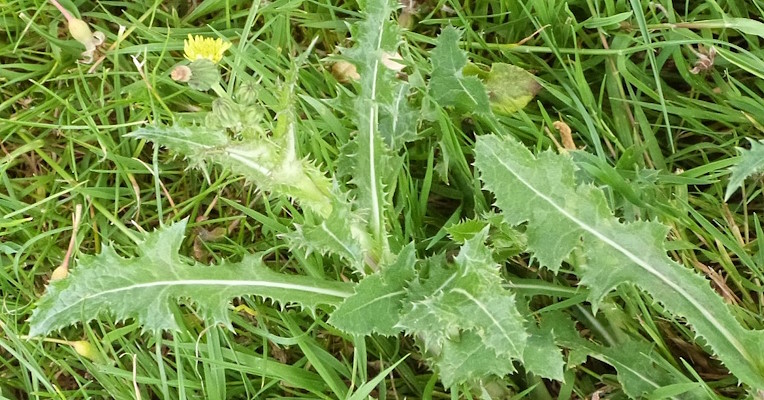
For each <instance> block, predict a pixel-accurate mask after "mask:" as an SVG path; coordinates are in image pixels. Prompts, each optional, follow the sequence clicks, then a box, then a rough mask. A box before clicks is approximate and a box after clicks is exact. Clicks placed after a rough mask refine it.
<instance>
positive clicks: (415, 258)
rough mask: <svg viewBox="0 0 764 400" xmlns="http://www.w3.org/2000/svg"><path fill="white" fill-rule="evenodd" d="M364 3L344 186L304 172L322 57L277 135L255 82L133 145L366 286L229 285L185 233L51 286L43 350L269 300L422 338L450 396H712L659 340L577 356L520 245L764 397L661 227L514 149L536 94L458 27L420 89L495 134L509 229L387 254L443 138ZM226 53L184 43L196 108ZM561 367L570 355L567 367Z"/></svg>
mask: <svg viewBox="0 0 764 400" xmlns="http://www.w3.org/2000/svg"><path fill="white" fill-rule="evenodd" d="M361 3H362V6H363V9H364V16H365V19H364V20H363V21H361V22H359V23H358V24H356V25H354V26H353V27H352V29H351V33H352V36H353V39H354V42H355V44H354V46H353V47H351V48H348V49H344V50H343V54H342V55H343V57H344V59H346V60H347V62H348V63H351V64H352V65H353V67H354V69H355V73H357V82H356V84H355V85H354V88H355V89H357V93H351V92H350V91H348V94H346V95H347V96H350V98H345V99H342V100H345V101H338V102H336V103H333V104H336V107H337V109H336V110H335V111H337V112H341V113H344V114H345V115H350V116H352V117H353V123H354V124H355V127H356V129H357V133H356V134H355V135H354V136H352V137H351V138H350V139H348V140H347V142H344V143H338V146H339V147H340V159H339V160H338V163H337V165H338V170H337V171H330V172H331V173H332V175H331V177H330V176H329V174H328V173H326V172H324V171H322V170H320V169H319V168H318V167H317V166H315V165H314V163H312V162H311V161H310V160H309V159H307V158H305V157H301V156H299V155H298V154H297V148H296V145H295V143H296V137H295V135H296V134H297V132H296V130H297V129H298V122H299V121H297V118H296V116H295V113H294V111H293V104H294V102H295V85H296V76H297V74H296V68H297V67H299V66H300V65H301V64H302V63H303V62H304V61H305V59H306V58H307V57H308V55H309V53H310V48H309V49H307V50H306V51H305V53H303V55H301V56H300V57H298V58H297V60H296V61H295V65H296V66H295V67H294V68H293V70H292V71H290V72H289V73H288V75H287V76H286V77H284V84H283V85H282V86H281V87H280V92H279V98H280V104H279V106H278V109H275V110H271V111H272V112H274V113H276V114H277V115H278V116H279V117H278V120H277V121H276V122H275V125H274V124H272V123H270V122H271V121H267V120H266V117H265V115H266V113H265V112H264V110H263V109H262V108H260V107H261V106H259V105H258V103H257V86H256V85H254V84H253V83H251V82H249V83H245V84H243V85H241V86H240V87H239V88H238V91H237V92H236V93H234V96H229V95H228V94H227V93H224V92H220V93H217V94H218V95H219V98H218V99H216V100H215V101H214V102H213V105H212V112H211V113H210V116H209V117H208V118H207V119H206V120H205V122H204V123H203V124H199V125H193V126H180V125H176V126H170V127H167V126H152V127H144V128H141V129H139V130H137V131H135V132H133V133H131V134H129V135H128V137H130V138H138V139H146V140H150V141H152V142H154V143H155V144H156V145H159V146H164V147H166V148H168V149H169V150H170V151H173V152H176V153H178V154H181V155H183V156H185V157H187V158H188V160H189V162H190V163H191V164H192V165H199V164H206V163H215V164H219V165H221V166H222V167H224V168H228V169H230V170H231V171H232V172H234V173H237V174H240V175H242V176H244V177H246V178H247V179H248V180H250V181H251V182H252V183H254V184H255V185H257V187H258V188H259V189H260V190H263V191H268V192H270V193H272V194H273V195H276V196H286V197H288V198H290V199H293V200H294V201H296V203H297V204H298V205H299V206H300V207H301V209H302V212H304V213H305V215H306V218H305V222H304V223H302V224H301V225H296V226H293V227H291V231H290V232H289V233H288V234H285V235H283V239H284V240H285V241H286V242H287V243H288V244H289V246H290V249H291V251H292V252H302V253H303V254H305V253H310V252H315V253H319V254H322V255H326V256H329V257H334V259H337V260H341V261H342V262H344V263H346V264H347V265H348V266H349V267H351V268H352V269H353V270H354V271H355V272H356V273H357V274H356V275H357V278H359V280H358V282H336V281H330V280H324V279H317V278H314V277H307V276H297V275H289V274H285V273H279V272H275V271H274V270H272V269H270V268H269V267H267V266H266V265H265V263H264V261H263V256H264V255H263V254H251V255H247V256H245V257H244V258H243V259H242V260H241V261H240V262H236V263H232V262H228V261H224V262H222V263H220V264H219V265H216V266H205V265H201V264H199V263H190V262H188V261H186V260H183V259H182V258H181V256H180V253H179V252H180V249H181V244H182V242H183V238H184V234H185V228H186V222H185V220H184V221H182V222H179V223H175V224H173V225H170V226H166V227H163V228H160V229H158V230H156V231H154V232H152V233H148V234H146V235H145V236H144V239H143V242H142V243H140V244H139V245H138V246H137V252H138V254H137V256H136V257H133V258H123V257H121V256H119V255H117V253H116V252H115V251H114V249H113V248H112V247H110V246H104V249H103V251H102V252H101V254H98V255H95V256H91V255H85V256H82V257H81V258H80V259H79V260H78V265H77V267H76V268H74V269H72V271H71V273H70V275H69V276H68V277H67V278H65V279H61V280H57V281H55V282H51V284H50V286H49V287H48V289H47V292H46V294H45V295H44V296H43V297H42V298H41V299H40V300H39V302H38V303H37V308H36V310H35V312H34V314H33V316H32V320H31V332H30V335H46V334H48V333H50V332H52V331H55V330H58V329H61V328H64V327H66V326H68V325H71V324H73V323H76V322H85V323H86V322H88V321H90V320H92V319H95V318H97V317H99V316H102V315H103V314H106V313H108V314H109V315H111V316H112V317H113V318H116V319H117V320H124V319H128V318H131V319H134V320H135V321H137V322H138V323H140V324H141V325H143V327H144V329H146V330H150V331H158V330H167V329H179V327H180V326H182V324H181V323H180V322H179V321H177V320H176V319H175V318H176V313H174V312H173V305H174V303H175V302H177V301H178V300H179V299H181V298H186V299H191V300H192V301H193V302H194V303H195V304H196V306H197V309H198V312H199V315H201V316H202V318H204V319H205V320H206V321H207V322H208V323H209V324H221V325H223V326H225V327H227V328H229V329H233V326H232V324H231V320H230V316H229V308H228V305H229V302H230V301H231V299H233V298H236V297H239V296H245V295H256V296H260V297H262V298H266V299H271V300H273V301H274V302H277V303H279V304H297V305H299V306H301V307H304V308H306V309H309V310H317V309H321V310H324V311H326V312H327V313H328V314H329V319H328V322H329V323H330V324H331V325H332V326H334V327H335V328H337V329H338V330H339V331H341V332H344V333H346V334H352V335H359V336H363V335H382V336H396V335H410V336H412V337H414V338H415V340H416V342H417V343H418V346H419V349H420V352H421V353H422V356H423V359H424V360H426V362H427V363H428V365H429V366H430V367H431V368H432V369H433V370H434V371H436V372H437V373H438V375H439V377H440V380H441V382H442V383H443V385H444V386H445V387H447V388H451V389H454V390H460V389H463V390H468V391H475V392H476V393H483V394H485V393H487V389H486V387H487V386H488V384H489V383H490V382H492V381H493V380H496V379H500V378H501V377H504V376H506V375H507V374H513V373H516V372H518V368H520V367H522V371H523V372H525V373H530V374H533V375H534V376H537V377H543V378H547V379H550V380H555V381H559V382H563V381H564V380H565V378H566V370H567V369H568V368H571V367H573V366H575V365H578V364H581V363H583V362H584V361H585V360H586V358H587V357H591V358H595V359H597V360H600V361H602V362H605V363H608V364H610V365H612V366H613V367H614V368H615V369H616V371H617V372H618V379H619V381H620V383H621V385H622V388H623V391H624V393H625V394H627V395H628V396H629V397H632V398H642V397H644V396H650V395H652V394H653V393H655V392H656V390H657V389H660V388H664V387H666V386H672V385H673V386H672V387H673V388H677V390H676V391H675V392H672V393H669V394H668V397H670V398H706V397H707V393H706V392H704V389H703V388H702V386H700V385H696V384H694V383H693V381H692V380H691V379H690V378H688V377H687V375H685V374H684V373H683V372H681V371H679V370H678V369H677V368H676V367H675V366H672V365H671V364H670V363H667V362H665V361H661V360H662V359H661V358H660V357H659V356H656V355H655V354H654V352H653V350H652V348H651V346H650V345H649V344H648V343H647V342H646V341H644V340H642V339H638V338H626V337H624V338H622V339H619V340H621V342H620V343H617V344H616V345H615V346H613V347H610V346H603V345H599V344H597V343H596V342H593V341H591V340H588V339H585V338H583V337H581V335H580V334H579V332H578V331H577V330H576V327H575V322H574V321H573V320H572V319H571V316H570V315H569V314H567V313H565V312H563V311H562V310H559V309H556V308H554V309H550V310H546V309H535V308H534V307H533V304H534V302H533V300H534V297H535V296H539V295H543V294H545V293H544V292H543V290H541V291H535V290H533V289H531V290H520V289H517V288H519V287H521V286H522V284H517V285H515V283H518V282H520V281H519V280H518V281H517V282H514V281H515V278H510V280H511V282H506V281H505V278H504V276H503V274H502V270H501V268H500V264H499V261H501V262H502V263H503V262H505V261H506V257H501V256H500V254H501V253H502V252H504V251H506V249H502V248H501V247H502V246H503V245H502V243H512V246H518V245H521V246H523V248H522V251H524V252H526V253H528V254H529V255H531V256H532V257H533V258H534V259H535V260H536V261H537V262H538V264H540V265H541V266H542V267H544V268H546V269H547V270H549V271H550V272H552V273H555V274H556V273H558V272H559V271H560V269H561V267H562V265H563V264H566V265H568V266H570V268H571V271H570V272H571V273H572V274H574V275H575V276H576V278H577V280H578V282H579V286H580V288H579V290H580V294H581V295H582V296H583V295H585V296H586V298H587V299H588V301H589V302H590V303H591V305H592V309H593V311H594V312H596V311H597V310H598V309H605V310H607V309H608V301H609V300H608V298H607V297H608V295H609V294H610V293H611V292H613V291H614V290H615V289H616V288H617V287H619V286H620V285H633V286H635V287H637V288H639V289H640V290H642V291H644V292H645V293H647V294H648V295H649V296H651V297H652V298H653V299H654V300H655V301H656V302H658V303H660V304H661V305H662V306H663V308H664V309H665V310H666V311H667V312H669V313H671V314H673V315H675V316H677V317H680V318H683V319H684V320H686V321H687V323H688V324H689V325H690V326H691V327H692V329H693V330H694V332H695V333H696V334H697V336H698V338H699V341H700V343H701V344H703V345H705V346H706V348H707V349H708V350H709V351H710V352H712V353H713V354H715V355H716V357H718V359H719V360H720V361H721V362H723V363H724V365H725V366H726V367H727V368H728V369H729V370H730V371H731V373H732V374H733V375H734V376H735V378H736V379H738V380H739V382H741V383H742V384H745V385H747V387H749V388H751V389H754V390H762V389H764V359H763V358H762V357H761V355H762V354H764V335H762V332H759V331H754V330H751V329H749V328H748V327H747V326H744V324H742V323H741V322H740V321H738V320H737V319H736V318H735V317H734V314H733V313H731V312H730V308H729V306H728V305H727V304H725V303H724V301H723V300H722V298H721V297H720V296H718V295H717V294H716V293H715V292H714V291H713V290H712V289H711V287H710V286H709V285H708V282H707V281H706V280H705V279H704V278H702V277H701V276H700V275H698V274H696V273H695V272H693V271H692V270H690V269H687V268H685V267H684V266H682V265H680V264H678V263H676V262H675V261H673V260H672V259H670V258H669V257H668V256H667V255H666V250H665V247H664V242H665V237H666V234H667V230H668V229H667V227H665V226H664V225H662V224H660V223H658V222H654V221H641V222H633V223H628V224H627V223H623V222H622V221H620V220H619V219H617V218H616V217H615V216H614V212H613V210H612V209H611V207H610V205H609V204H608V202H607V200H606V197H605V195H604V192H603V191H602V189H601V188H598V187H595V186H592V185H591V184H587V183H582V181H581V174H580V171H578V170H577V165H576V163H575V162H574V161H573V160H574V159H573V158H571V157H570V156H569V155H567V154H555V153H552V152H549V151H547V152H542V153H540V154H538V155H534V154H532V153H531V152H530V151H529V150H528V149H527V148H526V147H525V146H524V145H522V144H521V143H520V142H519V141H517V140H515V139H513V138H511V137H509V136H508V135H507V134H506V133H503V132H501V125H500V124H498V123H497V122H496V119H495V115H496V114H500V115H504V114H510V113H512V112H516V111H517V110H519V109H521V108H522V107H524V106H525V105H526V104H527V103H528V102H529V101H530V100H531V99H532V98H533V96H534V95H535V93H536V92H537V91H538V90H539V86H538V84H537V83H536V81H535V79H534V78H533V76H532V75H531V74H530V73H528V72H527V71H524V70H522V69H521V68H518V67H515V66H511V65H507V64H498V63H497V64H494V65H492V66H490V69H489V70H486V69H483V68H480V67H477V66H473V65H471V64H469V62H468V59H467V56H466V53H465V52H464V51H462V50H461V49H460V48H459V40H460V36H461V33H460V32H459V31H458V30H457V29H455V28H452V27H448V28H445V29H444V30H443V31H442V32H441V34H440V36H439V37H438V39H437V40H436V47H435V48H434V49H433V50H432V53H431V63H432V65H431V67H432V72H431V74H430V76H429V81H428V82H427V85H426V88H424V89H423V90H426V92H427V97H428V98H431V99H433V100H434V101H435V102H436V103H437V106H438V107H441V108H442V109H443V110H444V111H446V112H449V113H452V114H453V115H455V118H460V117H461V116H465V115H469V116H474V117H476V119H478V120H484V121H488V122H490V123H491V126H492V127H495V128H496V129H497V130H499V131H498V132H496V133H495V134H488V135H484V136H481V137H478V138H477V139H476V146H475V152H474V154H475V168H476V173H477V174H479V177H480V180H481V181H482V183H483V188H484V189H485V190H486V191H488V192H490V193H491V195H492V196H493V198H494V199H495V206H496V210H497V211H498V213H497V214H486V215H483V216H478V217H476V218H475V220H472V221H465V222H462V223H460V224H458V225H456V226H452V227H450V232H451V233H452V236H453V237H454V241H455V242H458V243H459V244H460V246H459V250H458V254H457V255H456V256H455V257H452V258H451V257H447V255H446V254H445V253H436V254H423V252H420V251H418V250H417V247H416V244H415V243H399V242H397V241H395V240H392V234H391V226H392V225H393V222H394V221H395V220H396V219H397V218H398V215H396V211H395V208H394V207H393V205H394V204H393V191H394V190H395V185H396V179H397V178H396V177H397V175H398V173H399V172H400V171H401V169H402V168H403V167H404V157H403V156H402V152H403V149H404V147H405V145H406V144H407V143H408V142H411V141H415V140H417V139H418V135H417V133H418V128H419V126H420V125H421V124H427V123H429V121H426V120H424V119H423V118H422V115H425V114H426V113H422V112H421V110H420V109H417V104H418V103H417V102H416V101H413V100H416V93H417V92H416V91H414V90H413V89H412V87H411V85H410V84H409V83H408V82H406V81H405V80H400V79H396V72H397V71H395V69H396V68H397V65H403V64H400V63H396V68H389V67H387V66H386V63H389V61H390V57H389V55H390V54H400V51H399V50H400V47H401V45H402V44H403V42H402V39H401V35H400V32H399V28H398V25H397V24H395V23H394V22H393V20H392V13H393V11H394V6H395V3H393V2H391V1H387V0H368V1H366V2H361ZM227 46H229V45H227V44H226V42H224V41H222V40H219V41H218V40H214V41H213V40H212V39H204V38H189V40H187V41H186V47H187V48H186V52H185V53H186V54H185V55H186V58H187V59H189V61H190V64H188V65H186V66H182V67H177V68H176V70H175V71H173V77H174V79H176V78H177V79H176V80H178V81H180V82H183V81H186V82H188V84H189V86H191V87H192V88H195V89H197V90H209V89H210V88H214V87H215V85H218V87H219V80H220V75H219V71H218V70H217V68H219V67H218V65H217V63H218V62H220V61H221V59H222V54H223V52H224V51H225V50H226V49H227ZM385 60H387V61H385ZM178 68H183V70H178ZM185 68H187V70H186V69H185ZM210 68H212V69H214V70H215V71H216V72H217V75H215V76H214V77H213V75H214V74H212V73H211V72H210V71H211V70H210ZM345 68H347V66H345ZM348 70H349V69H348ZM352 78H353V79H349V81H350V80H355V78H356V76H355V75H353V76H352ZM194 79H198V80H197V81H194ZM191 82H195V83H194V84H193V85H192V83H191ZM204 88H207V89H204ZM418 89H422V88H418ZM221 90H222V89H221ZM272 125H273V126H272ZM760 149H761V148H760V147H756V148H755V149H754V150H753V151H756V152H759V151H760ZM572 151H575V150H572ZM753 164H754V163H753V162H748V161H746V162H745V165H748V166H747V167H743V168H742V169H743V170H745V171H752V170H759V168H758V167H759V166H754V165H753ZM737 175H740V176H741V177H740V179H738V180H737V181H736V182H737V183H735V184H734V185H733V186H731V188H730V190H728V193H731V191H734V190H735V189H736V188H737V187H738V186H739V184H740V182H741V181H742V180H743V179H744V178H745V176H747V172H741V173H738V174H737ZM531 287H539V285H535V286H534V285H531ZM369 316H373V318H369ZM622 336H626V335H622ZM563 349H569V350H570V351H569V352H568V353H567V357H566V356H564V353H563V351H562V350H563ZM386 373H387V371H386V372H384V373H383V374H382V375H381V377H379V379H383V378H384V375H385V374H386ZM679 389H681V390H679ZM359 390H360V389H359ZM365 390H371V389H370V388H368V387H367V388H365ZM346 394H347V395H349V393H346ZM367 394H368V393H366V394H363V395H359V394H358V393H356V394H355V395H354V396H355V397H357V398H362V397H366V395H367ZM656 395H657V394H656Z"/></svg>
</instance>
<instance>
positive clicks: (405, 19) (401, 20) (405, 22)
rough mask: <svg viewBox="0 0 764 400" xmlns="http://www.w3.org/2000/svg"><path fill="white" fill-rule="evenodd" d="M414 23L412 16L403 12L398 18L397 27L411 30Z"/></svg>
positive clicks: (407, 12)
mask: <svg viewBox="0 0 764 400" xmlns="http://www.w3.org/2000/svg"><path fill="white" fill-rule="evenodd" d="M414 22H415V21H414V14H413V13H411V12H409V11H408V10H404V11H403V12H402V13H401V15H399V16H398V26H400V27H401V28H403V29H411V28H413V27H414Z"/></svg>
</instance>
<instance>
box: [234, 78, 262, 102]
mask: <svg viewBox="0 0 764 400" xmlns="http://www.w3.org/2000/svg"><path fill="white" fill-rule="evenodd" d="M258 89H259V86H258V85H257V84H256V83H255V82H252V81H247V82H243V83H242V84H241V85H239V89H238V90H237V91H236V101H238V102H239V104H241V105H243V106H251V105H253V104H255V103H256V102H257V92H258Z"/></svg>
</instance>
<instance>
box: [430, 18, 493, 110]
mask: <svg viewBox="0 0 764 400" xmlns="http://www.w3.org/2000/svg"><path fill="white" fill-rule="evenodd" d="M461 36H462V34H461V32H460V31H458V30H457V29H456V28H454V27H452V26H448V27H446V28H445V29H443V32H441V34H440V36H438V39H437V42H436V46H435V49H433V51H432V56H431V60H432V77H431V79H430V94H431V95H432V97H433V98H434V99H435V101H437V103H438V104H440V105H441V106H443V107H453V108H454V109H455V110H456V111H458V112H460V113H464V114H469V113H476V114H484V115H487V114H490V113H491V107H490V104H489V102H488V94H487V93H486V90H485V87H484V86H483V83H482V82H480V79H478V78H477V77H475V76H464V74H463V73H462V70H463V69H464V67H465V66H466V65H467V54H466V53H465V52H464V50H462V49H460V48H459V38H461Z"/></svg>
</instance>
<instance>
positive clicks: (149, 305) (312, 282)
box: [29, 221, 352, 336]
mask: <svg viewBox="0 0 764 400" xmlns="http://www.w3.org/2000/svg"><path fill="white" fill-rule="evenodd" d="M185 227H186V223H185V221H182V222H178V223H175V224H173V225H171V226H169V227H165V228H161V229H158V230H156V231H154V232H152V233H148V234H146V237H145V239H144V241H143V243H141V244H140V245H139V246H136V248H137V249H138V251H139V256H137V257H134V258H123V257H120V256H119V255H117V253H116V252H115V251H114V249H112V248H111V247H109V246H104V249H103V251H102V252H101V254H99V255H97V256H83V257H82V258H80V259H79V260H78V262H77V266H76V268H74V269H72V271H71V273H70V274H69V276H68V277H67V278H65V279H62V280H58V281H55V282H52V283H51V284H50V285H49V286H48V289H47V290H46V292H45V294H44V295H43V297H42V298H41V299H40V300H39V301H38V302H37V308H36V309H35V310H34V313H33V314H32V317H31V319H30V324H31V328H30V333H29V334H30V336H37V335H44V334H47V333H48V332H51V331H53V330H57V329H61V328H64V327H66V326H68V325H71V324H74V323H76V322H83V323H86V322H88V321H90V320H92V319H95V318H96V317H98V316H99V315H102V314H105V313H108V314H109V315H111V316H112V317H113V318H114V319H116V320H118V321H120V320H124V319H127V318H133V319H135V320H136V322H138V323H139V324H141V325H142V326H143V328H144V329H145V330H151V331H156V330H164V329H172V330H174V329H178V325H177V322H176V321H175V318H174V316H173V313H172V311H171V305H172V304H174V303H176V302H177V301H178V300H179V299H181V298H184V299H190V300H191V301H193V302H194V303H195V304H196V305H197V307H198V309H199V314H200V315H201V316H202V317H203V318H205V319H206V320H207V321H208V322H210V323H214V324H218V323H220V324H224V325H226V326H229V327H230V320H229V317H228V311H227V310H228V303H229V302H230V301H231V299H233V298H235V297H240V296H244V295H257V296H261V297H265V298H268V299H272V300H274V301H276V302H279V303H282V304H298V305H300V306H302V307H306V308H310V309H315V307H317V306H319V305H337V304H339V303H340V302H341V301H342V300H343V299H344V298H346V297H348V296H350V295H351V293H352V290H351V288H350V286H349V285H348V284H344V283H341V282H333V281H321V280H317V279H315V278H309V277H303V276H293V275H286V274H281V273H278V272H275V271H272V270H271V269H269V268H267V267H266V266H265V265H264V264H263V262H262V260H261V258H260V257H259V256H255V255H249V256H246V257H244V259H243V260H242V261H241V262H238V263H228V262H224V263H222V264H221V265H217V266H206V265H201V264H198V263H194V264H190V263H187V262H185V261H183V260H181V258H180V256H179V255H178V250H179V249H180V245H181V242H182V241H183V236H184V233H183V232H184V230H185Z"/></svg>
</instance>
